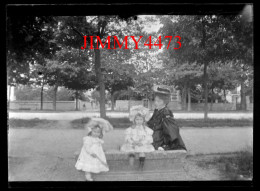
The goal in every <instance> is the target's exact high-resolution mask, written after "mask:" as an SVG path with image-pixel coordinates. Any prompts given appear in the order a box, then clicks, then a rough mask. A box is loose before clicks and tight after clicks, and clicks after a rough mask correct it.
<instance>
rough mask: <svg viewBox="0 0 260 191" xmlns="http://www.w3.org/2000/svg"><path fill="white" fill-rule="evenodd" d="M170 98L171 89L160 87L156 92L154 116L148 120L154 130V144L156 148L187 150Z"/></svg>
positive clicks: (149, 125)
mask: <svg viewBox="0 0 260 191" xmlns="http://www.w3.org/2000/svg"><path fill="white" fill-rule="evenodd" d="M169 100H170V91H169V90H167V89H163V88H159V87H158V89H157V90H156V92H155V99H154V105H155V107H156V109H155V110H154V113H153V116H152V117H151V119H150V120H149V121H148V122H147V125H148V127H150V128H151V129H152V130H153V131H154V134H153V146H154V147H155V149H156V150H181V149H184V150H186V147H185V144H184V142H183V140H182V138H181V136H180V133H179V126H178V124H177V123H176V121H175V120H174V118H173V114H172V111H171V110H170V109H168V107H167V104H168V103H169Z"/></svg>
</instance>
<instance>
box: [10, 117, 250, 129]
mask: <svg viewBox="0 0 260 191" xmlns="http://www.w3.org/2000/svg"><path fill="white" fill-rule="evenodd" d="M89 120H90V118H88V117H85V118H80V119H75V120H73V121H71V122H70V123H71V126H72V128H74V129H83V128H84V125H85V124H86V123H88V121H89ZM107 120H108V121H109V122H110V123H111V124H112V125H113V127H114V128H119V129H125V128H127V127H129V126H131V125H132V122H131V121H130V120H129V119H128V118H126V117H124V118H107ZM176 121H177V123H178V124H179V125H180V126H181V127H196V128H201V127H208V128H214V127H243V126H253V120H252V119H208V120H207V121H206V122H205V121H204V120H203V119H178V120H176ZM53 123H57V121H56V120H47V119H38V118H34V119H14V118H11V119H9V127H28V128H34V127H36V128H38V127H39V126H41V125H42V126H44V127H46V128H47V126H48V124H49V125H50V124H53Z"/></svg>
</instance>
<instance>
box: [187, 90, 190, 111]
mask: <svg viewBox="0 0 260 191" xmlns="http://www.w3.org/2000/svg"><path fill="white" fill-rule="evenodd" d="M187 92H188V111H191V96H190V87H189V86H188V87H187Z"/></svg>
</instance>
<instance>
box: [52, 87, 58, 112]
mask: <svg viewBox="0 0 260 191" xmlns="http://www.w3.org/2000/svg"><path fill="white" fill-rule="evenodd" d="M57 90H58V85H55V86H54V89H53V93H54V94H53V110H54V111H56V99H57Z"/></svg>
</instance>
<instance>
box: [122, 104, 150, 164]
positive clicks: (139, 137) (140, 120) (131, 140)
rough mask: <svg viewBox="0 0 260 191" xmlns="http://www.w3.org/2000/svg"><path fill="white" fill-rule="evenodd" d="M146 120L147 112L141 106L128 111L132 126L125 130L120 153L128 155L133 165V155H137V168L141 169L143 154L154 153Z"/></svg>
mask: <svg viewBox="0 0 260 191" xmlns="http://www.w3.org/2000/svg"><path fill="white" fill-rule="evenodd" d="M146 118H149V110H148V109H147V108H144V107H142V106H136V107H133V108H131V110H130V120H131V121H133V125H132V126H131V127H129V128H127V129H126V130H125V143H124V144H123V145H122V147H121V151H123V152H127V153H129V154H130V158H129V160H130V161H129V162H130V165H133V162H134V161H133V160H134V153H138V154H139V161H140V165H139V167H140V168H141V169H143V166H144V161H145V153H146V152H152V151H154V150H155V149H154V147H153V145H152V143H153V137H152V135H153V130H151V129H150V128H148V127H147V126H146V125H145V120H146Z"/></svg>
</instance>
